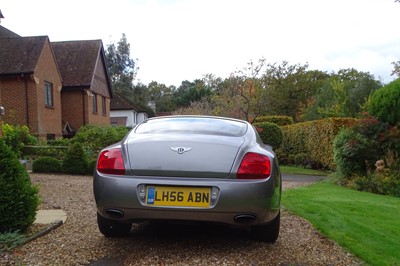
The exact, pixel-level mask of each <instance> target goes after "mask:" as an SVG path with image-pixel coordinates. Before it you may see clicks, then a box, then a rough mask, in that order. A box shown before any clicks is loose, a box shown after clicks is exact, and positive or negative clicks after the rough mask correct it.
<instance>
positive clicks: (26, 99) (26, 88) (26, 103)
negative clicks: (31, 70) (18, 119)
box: [22, 73, 30, 128]
mask: <svg viewBox="0 0 400 266" xmlns="http://www.w3.org/2000/svg"><path fill="white" fill-rule="evenodd" d="M22 77H23V78H24V84H25V116H26V125H27V126H28V128H30V125H29V99H28V80H27V78H26V75H25V74H23V73H22Z"/></svg>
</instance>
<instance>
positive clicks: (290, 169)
mask: <svg viewBox="0 0 400 266" xmlns="http://www.w3.org/2000/svg"><path fill="white" fill-rule="evenodd" d="M279 168H280V169H281V172H282V173H284V174H299V175H323V176H327V175H329V172H326V171H320V170H313V169H306V168H301V167H296V166H286V165H280V166H279Z"/></svg>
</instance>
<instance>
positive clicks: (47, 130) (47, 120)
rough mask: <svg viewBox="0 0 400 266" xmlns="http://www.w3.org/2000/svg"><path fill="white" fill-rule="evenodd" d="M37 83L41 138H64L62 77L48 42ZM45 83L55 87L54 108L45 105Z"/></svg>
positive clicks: (39, 66)
mask: <svg viewBox="0 0 400 266" xmlns="http://www.w3.org/2000/svg"><path fill="white" fill-rule="evenodd" d="M35 81H36V85H37V89H36V93H37V95H36V98H37V116H36V117H35V118H33V119H37V123H36V124H37V126H38V128H37V132H38V134H39V136H40V137H46V135H47V134H52V135H55V137H56V138H58V137H61V136H62V118H61V112H62V110H61V88H62V84H61V77H60V73H59V72H58V67H57V63H56V61H55V58H54V55H53V52H52V50H51V48H50V43H49V42H46V43H45V46H44V48H43V52H42V55H41V57H40V59H39V62H38V64H37V67H36V71H35ZM45 82H48V83H51V84H52V87H53V106H52V107H46V105H45Z"/></svg>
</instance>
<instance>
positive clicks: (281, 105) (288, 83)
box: [262, 61, 326, 121]
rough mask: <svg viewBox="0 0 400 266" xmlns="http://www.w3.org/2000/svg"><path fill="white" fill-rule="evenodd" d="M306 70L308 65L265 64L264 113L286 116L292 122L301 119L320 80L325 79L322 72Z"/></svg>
mask: <svg viewBox="0 0 400 266" xmlns="http://www.w3.org/2000/svg"><path fill="white" fill-rule="evenodd" d="M307 69H308V64H305V65H300V64H296V65H290V64H289V63H288V62H286V61H283V62H282V63H281V64H280V65H277V64H276V63H275V64H268V66H267V69H266V71H265V73H264V75H263V77H262V81H263V87H264V88H265V89H266V90H267V92H266V95H267V97H266V98H265V102H264V104H265V105H266V106H268V109H267V110H266V111H267V113H266V114H272V115H287V116H290V117H292V118H293V120H295V121H298V120H300V118H301V116H302V113H303V110H304V109H305V108H306V107H307V106H308V105H309V104H310V99H311V98H312V97H313V95H314V94H315V91H316V90H317V88H318V87H319V86H320V84H321V80H324V79H325V78H326V73H324V72H320V71H308V70H307Z"/></svg>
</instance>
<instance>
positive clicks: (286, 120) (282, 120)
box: [254, 115, 293, 126]
mask: <svg viewBox="0 0 400 266" xmlns="http://www.w3.org/2000/svg"><path fill="white" fill-rule="evenodd" d="M260 122H270V123H274V124H277V125H278V126H287V125H291V124H293V118H291V117H290V116H286V115H271V116H259V117H257V118H256V119H255V121H254V123H260Z"/></svg>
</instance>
